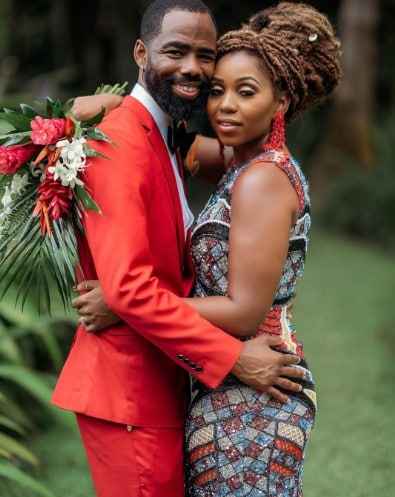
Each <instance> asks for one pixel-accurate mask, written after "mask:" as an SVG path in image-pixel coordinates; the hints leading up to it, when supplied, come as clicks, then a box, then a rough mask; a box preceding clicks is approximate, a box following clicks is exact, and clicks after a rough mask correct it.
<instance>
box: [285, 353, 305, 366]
mask: <svg viewBox="0 0 395 497" xmlns="http://www.w3.org/2000/svg"><path fill="white" fill-rule="evenodd" d="M299 363H300V357H298V356H297V355H293V354H282V356H281V359H280V364H282V365H283V366H292V364H299Z"/></svg>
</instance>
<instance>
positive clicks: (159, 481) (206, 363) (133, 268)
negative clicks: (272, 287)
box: [53, 0, 299, 497]
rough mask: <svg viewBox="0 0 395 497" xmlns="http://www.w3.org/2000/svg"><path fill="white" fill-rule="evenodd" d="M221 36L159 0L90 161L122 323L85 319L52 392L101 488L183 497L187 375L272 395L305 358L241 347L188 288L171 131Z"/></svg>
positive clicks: (91, 248) (207, 71) (110, 496)
mask: <svg viewBox="0 0 395 497" xmlns="http://www.w3.org/2000/svg"><path fill="white" fill-rule="evenodd" d="M216 36H217V33H216V28H215V24H214V21H213V19H212V16H211V14H210V12H209V10H208V8H207V7H206V6H205V5H204V4H203V3H202V2H201V1H200V0H157V1H155V2H154V3H153V4H151V6H150V7H149V8H148V9H147V11H146V13H145V15H144V17H143V20H142V27H141V39H140V40H138V41H137V43H136V45H135V50H134V58H135V61H136V63H137V64H138V66H139V68H140V72H139V84H138V85H137V86H136V87H135V89H134V90H133V92H132V96H130V97H126V98H125V99H124V101H123V103H122V105H121V106H120V107H119V108H118V109H116V110H115V111H113V112H112V113H110V114H109V116H108V117H107V118H106V119H105V120H104V121H103V123H102V125H101V129H102V130H103V132H104V133H106V134H107V135H108V136H109V137H110V138H111V140H112V141H113V145H109V144H103V145H101V146H100V147H99V149H98V150H99V151H100V152H102V153H103V154H105V155H106V156H107V157H109V158H110V159H111V161H108V160H106V159H101V158H95V159H94V160H93V161H92V162H91V163H90V164H89V167H88V168H87V170H86V175H85V182H86V185H87V187H88V188H89V190H90V191H91V193H92V195H93V197H94V198H95V200H96V201H97V202H98V204H99V205H100V207H101V209H102V214H101V215H99V214H96V213H93V212H89V213H87V214H86V215H85V219H84V225H85V235H86V238H83V239H82V240H81V243H80V259H81V265H82V269H83V273H84V278H85V279H89V280H94V279H99V281H100V284H101V287H102V290H103V294H104V297H105V300H106V302H107V304H108V306H109V307H110V309H112V311H113V312H114V313H115V314H116V315H117V316H119V317H120V318H121V320H122V323H121V324H119V325H116V326H110V327H109V328H107V329H106V330H105V331H104V332H102V333H101V334H97V335H95V334H91V333H87V331H86V330H85V329H84V327H80V328H79V329H78V330H77V334H76V338H75V341H74V344H73V346H72V349H71V351H70V355H69V357H68V359H67V362H66V364H65V367H64V369H63V371H62V374H61V376H60V379H59V381H58V384H57V387H56V390H55V393H54V396H53V401H54V403H55V404H56V405H58V406H60V407H62V408H65V409H69V410H72V411H74V412H76V413H77V420H78V424H79V427H80V431H81V436H82V439H83V442H84V445H85V448H86V451H87V455H88V460H89V463H90V467H91V471H92V476H93V480H94V483H95V487H96V491H97V495H98V496H99V497H182V496H183V495H184V488H183V461H182V456H183V425H184V419H185V413H186V407H187V401H188V394H187V392H188V375H187V374H186V372H188V373H190V374H192V375H193V376H195V377H196V378H198V379H199V381H201V382H202V383H204V384H206V385H207V386H209V387H216V386H217V385H219V384H220V383H221V382H222V380H223V379H224V378H225V376H226V375H227V374H228V373H229V372H232V373H233V374H235V375H237V376H238V377H239V378H240V379H241V380H242V381H244V382H246V383H248V384H250V385H252V386H255V387H257V388H261V389H265V390H266V391H268V392H270V393H272V394H280V393H279V391H278V390H277V389H276V385H281V386H283V387H284V386H286V387H288V388H292V389H295V390H297V389H298V388H299V387H298V386H297V385H294V384H293V383H291V382H290V381H289V380H286V379H284V378H283V377H282V376H283V375H284V374H285V372H288V373H289V371H290V369H289V368H286V369H284V368H285V367H286V366H289V365H291V364H294V363H296V362H297V359H296V358H293V357H291V356H284V355H282V354H279V353H277V352H274V351H273V350H271V348H270V346H275V345H278V343H279V342H278V341H277V340H276V339H273V338H267V337H261V338H259V339H256V340H254V341H250V342H245V343H244V344H243V343H241V342H239V341H238V340H236V339H235V338H233V337H231V336H230V335H228V334H226V333H224V332H223V331H222V330H219V329H217V328H215V327H214V326H212V325H211V324H210V323H208V322H207V321H205V320H204V319H202V318H201V317H200V316H199V315H198V314H197V313H196V312H195V311H194V310H193V309H192V308H191V307H189V306H188V305H186V304H184V303H183V301H182V298H180V297H186V296H188V294H189V292H190V290H191V288H192V284H193V274H192V271H191V268H190V261H189V258H188V246H187V242H186V240H187V236H186V234H187V228H188V227H189V226H190V224H191V222H192V219H193V218H192V215H191V213H190V211H189V209H188V206H187V203H186V199H185V194H184V191H183V187H182V181H181V178H180V173H179V170H178V166H179V161H178V155H177V152H176V150H175V149H174V146H175V143H174V141H173V140H170V142H169V144H167V143H166V141H167V135H168V131H169V126H170V131H171V130H172V129H171V128H172V126H171V124H172V122H171V118H174V119H175V120H176V121H179V120H183V119H187V118H188V117H189V115H190V113H191V111H192V109H193V108H194V106H196V105H199V106H202V105H203V102H204V97H205V93H206V91H205V90H206V88H207V85H208V82H209V80H210V78H211V76H212V74H213V71H214V63H215V49H216ZM170 134H171V133H170ZM96 148H97V147H96ZM183 370H185V371H186V372H185V371H183ZM294 375H295V376H299V374H298V370H297V369H295V371H294Z"/></svg>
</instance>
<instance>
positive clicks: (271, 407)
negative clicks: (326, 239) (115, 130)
mask: <svg viewBox="0 0 395 497" xmlns="http://www.w3.org/2000/svg"><path fill="white" fill-rule="evenodd" d="M257 160H259V161H265V162H272V163H274V164H276V165H277V166H278V167H279V168H281V169H282V170H283V171H284V173H285V174H286V175H287V176H288V178H289V180H290V182H291V184H292V185H293V187H294V188H295V190H296V192H297V195H298V199H299V214H298V219H297V222H296V224H295V225H294V226H293V228H292V229H291V232H290V237H289V249H288V256H287V259H286V262H285V265H284V268H283V271H282V276H281V280H280V282H279V285H278V288H277V291H276V294H275V298H274V302H273V305H272V307H271V310H270V312H269V313H268V314H267V316H266V318H265V320H264V322H263V324H262V325H261V326H260V327H259V330H258V332H257V334H261V333H270V334H272V335H281V336H282V338H283V346H282V349H283V351H285V352H289V353H291V352H292V353H294V354H298V355H299V356H300V358H301V363H300V364H299V365H298V367H300V368H302V369H303V371H304V373H305V374H304V379H301V380H297V381H299V382H300V384H301V385H302V387H303V390H302V392H301V393H298V394H293V395H290V396H289V397H290V400H289V401H288V403H286V404H281V403H279V402H277V401H275V400H273V399H272V398H270V397H269V396H268V395H267V394H263V393H259V392H257V391H256V390H254V389H252V388H250V387H248V386H246V385H244V384H243V383H241V382H240V381H239V380H238V379H237V378H235V377H234V376H232V375H229V376H228V377H227V378H226V379H225V381H224V382H223V384H222V385H221V386H220V387H218V388H216V389H214V390H209V389H207V388H206V387H204V386H203V385H201V384H199V383H197V382H195V384H194V389H193V390H194V391H193V397H192V398H193V400H192V403H191V408H190V412H189V416H188V420H187V425H186V461H187V463H186V466H187V467H186V478H187V480H186V484H187V495H188V496H189V497H244V496H249V497H301V496H302V484H301V476H302V471H303V458H304V450H305V447H306V443H307V440H308V438H309V434H310V431H311V428H312V425H313V422H314V417H315V410H316V401H315V389H314V383H313V379H312V376H311V373H310V371H309V369H308V366H307V364H306V362H305V361H304V356H303V348H302V345H301V343H299V342H298V341H297V339H296V336H295V330H294V328H293V326H292V324H291V315H290V305H291V303H292V299H293V297H294V294H295V284H296V280H297V279H298V278H299V277H300V276H301V275H302V273H303V269H304V261H305V256H306V250H307V245H308V235H309V230H310V200H309V194H308V187H307V183H306V180H305V178H304V176H303V173H302V172H301V170H300V168H299V167H298V165H297V164H296V163H295V161H293V160H292V159H291V158H289V157H288V156H286V155H285V154H282V153H278V152H274V151H273V152H266V153H264V154H262V155H261V156H259V157H258V158H256V159H254V160H253V161H251V162H249V163H248V164H244V165H242V166H238V167H236V166H235V167H233V168H231V169H229V170H228V171H227V173H226V174H225V175H224V176H223V178H222V180H221V182H220V183H219V185H218V188H217V191H216V192H215V193H214V194H213V195H212V197H211V198H210V200H209V201H208V203H207V205H206V207H205V208H204V209H203V211H202V213H201V214H200V216H199V217H198V219H197V221H196V223H195V226H194V229H193V232H192V256H193V259H194V263H195V266H196V273H197V281H196V287H195V296H196V297H206V296H214V295H222V296H224V295H227V290H228V256H229V229H230V223H231V203H232V188H233V185H234V183H235V181H236V180H237V178H238V177H239V176H240V174H242V173H243V171H245V170H246V169H247V168H248V167H249V166H250V165H251V164H252V163H254V162H256V161H257ZM262 167H264V166H262Z"/></svg>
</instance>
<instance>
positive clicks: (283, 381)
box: [275, 377, 302, 392]
mask: <svg viewBox="0 0 395 497" xmlns="http://www.w3.org/2000/svg"><path fill="white" fill-rule="evenodd" d="M275 384H276V385H277V386H278V387H281V388H283V389H284V390H287V391H288V392H300V391H301V390H302V387H301V386H300V385H299V384H298V383H294V382H293V381H291V380H288V379H287V378H281V377H279V378H277V380H276V381H275Z"/></svg>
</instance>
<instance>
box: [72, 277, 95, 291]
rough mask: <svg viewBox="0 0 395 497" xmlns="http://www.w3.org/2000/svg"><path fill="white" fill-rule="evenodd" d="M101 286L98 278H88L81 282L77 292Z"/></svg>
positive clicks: (76, 288)
mask: <svg viewBox="0 0 395 497" xmlns="http://www.w3.org/2000/svg"><path fill="white" fill-rule="evenodd" d="M98 286H99V282H98V281H97V280H87V281H82V282H81V283H79V284H78V285H77V286H76V287H75V290H76V291H77V292H89V291H90V290H94V289H95V288H97V287H98Z"/></svg>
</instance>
